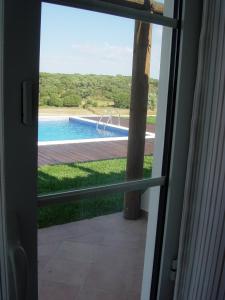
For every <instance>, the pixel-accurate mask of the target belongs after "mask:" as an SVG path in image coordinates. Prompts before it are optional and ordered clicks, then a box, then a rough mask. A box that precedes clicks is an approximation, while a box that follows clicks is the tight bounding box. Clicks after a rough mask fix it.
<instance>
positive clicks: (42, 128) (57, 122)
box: [38, 117, 128, 144]
mask: <svg viewBox="0 0 225 300" xmlns="http://www.w3.org/2000/svg"><path fill="white" fill-rule="evenodd" d="M124 137H126V138H127V137H128V128H125V127H121V126H115V125H111V124H110V125H106V124H105V123H99V124H98V122H96V121H93V120H89V119H85V118H79V117H69V118H41V119H39V122H38V144H55V143H60V144H61V143H69V142H76V141H77V142H79V141H89V140H95V141H96V140H99V139H100V140H106V139H107V140H108V139H112V138H113V139H114V138H124Z"/></svg>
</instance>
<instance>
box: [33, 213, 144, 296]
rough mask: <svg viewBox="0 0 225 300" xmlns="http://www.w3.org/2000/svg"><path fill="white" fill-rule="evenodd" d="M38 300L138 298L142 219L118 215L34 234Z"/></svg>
mask: <svg viewBox="0 0 225 300" xmlns="http://www.w3.org/2000/svg"><path fill="white" fill-rule="evenodd" d="M38 234H39V245H38V252H39V253H38V255H39V300H64V299H65V300H114V299H115V300H139V299H140V290H141V281H142V271H143V261H144V248H145V235H146V219H140V220H137V221H128V220H124V219H123V216H122V214H121V213H116V214H112V215H107V216H101V217H97V218H94V219H89V220H83V221H79V222H74V223H69V224H65V225H58V226H53V227H49V228H45V229H41V230H39V233H38Z"/></svg>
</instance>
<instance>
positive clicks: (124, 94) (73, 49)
mask: <svg viewBox="0 0 225 300" xmlns="http://www.w3.org/2000/svg"><path fill="white" fill-rule="evenodd" d="M41 28H42V29H41V55H40V95H39V134H38V194H46V193H54V192H61V191H67V190H71V189H80V188H86V187H93V186H98V185H106V184H111V183H118V182H124V181H126V180H135V179H141V178H151V177H152V169H153V166H154V164H153V154H154V145H155V141H156V140H157V136H155V128H156V119H157V106H158V98H163V99H165V98H166V97H167V88H168V86H167V85H166V84H165V83H166V82H167V81H168V76H169V73H168V72H165V68H164V67H163V65H165V64H166V65H169V60H168V58H166V60H165V59H164V60H165V61H164V62H163V64H161V65H160V62H161V47H162V34H163V27H162V26H157V25H149V24H141V23H140V22H136V23H135V22H134V21H132V20H129V19H124V18H119V17H115V16H109V15H104V14H100V13H94V12H89V11H85V10H80V9H73V8H68V7H62V6H59V5H52V4H43V5H42V24H41ZM140 30H141V31H142V33H141V34H142V35H141V36H142V38H144V39H147V40H149V41H148V43H146V44H143V48H141V47H140V46H139V45H140V40H139V39H140V35H139V34H134V32H136V33H137V32H140ZM55 32H57V35H56V34H55ZM164 36H165V37H166V38H167V39H170V36H171V29H168V28H167V29H165V30H164ZM149 43H150V45H151V47H149V46H148V45H149ZM133 47H134V48H135V49H136V50H135V51H136V52H135V53H136V57H135V58H134V57H133ZM138 47H139V48H138ZM149 49H150V50H151V53H150V52H149ZM169 49H170V45H169V44H168V43H167V42H166V43H165V51H166V53H169ZM137 50H138V51H137ZM138 55H139V56H138ZM143 55H145V62H144V68H143ZM139 63H140V64H142V67H141V69H140V68H139V66H138V64H139ZM132 68H133V71H132ZM160 68H161V71H162V72H160ZM166 68H167V67H166ZM132 72H133V73H132ZM146 74H147V76H146ZM159 78H161V79H162V80H161V79H160V81H159ZM160 94H161V96H160ZM160 101H161V102H162V100H160ZM163 101H164V100H163ZM164 102H165V101H164ZM163 106H164V107H165V105H164V104H163ZM161 109H162V107H161ZM164 125H165V115H164V117H163V118H162V119H160V126H161V127H162V128H163V127H164ZM160 139H163V137H162V136H161V137H160ZM160 149H161V150H160V151H159V150H157V155H158V156H160V157H162V155H163V154H162V153H163V143H161V144H160ZM159 153H160V154H159ZM156 176H160V174H158V173H157V175H156V174H154V177H156ZM121 209H122V208H121ZM115 211H117V210H116V209H115ZM65 222H67V220H65Z"/></svg>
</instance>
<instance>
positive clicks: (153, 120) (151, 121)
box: [147, 116, 156, 125]
mask: <svg viewBox="0 0 225 300" xmlns="http://www.w3.org/2000/svg"><path fill="white" fill-rule="evenodd" d="M155 123H156V116H148V117H147V124H153V125H154V124H155Z"/></svg>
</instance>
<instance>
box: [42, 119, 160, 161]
mask: <svg viewBox="0 0 225 300" xmlns="http://www.w3.org/2000/svg"><path fill="white" fill-rule="evenodd" d="M113 121H114V123H115V124H117V119H116V118H115V119H114V120H113ZM121 125H122V126H127V125H128V121H127V120H121ZM154 129H155V128H154V126H152V125H150V126H149V125H148V128H147V130H148V131H151V132H154ZM153 146H154V140H146V143H145V155H149V154H152V153H153ZM126 156H127V141H111V142H91V143H79V144H65V145H48V146H38V166H43V165H47V164H62V163H71V162H85V161H95V160H103V159H112V158H122V157H126Z"/></svg>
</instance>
